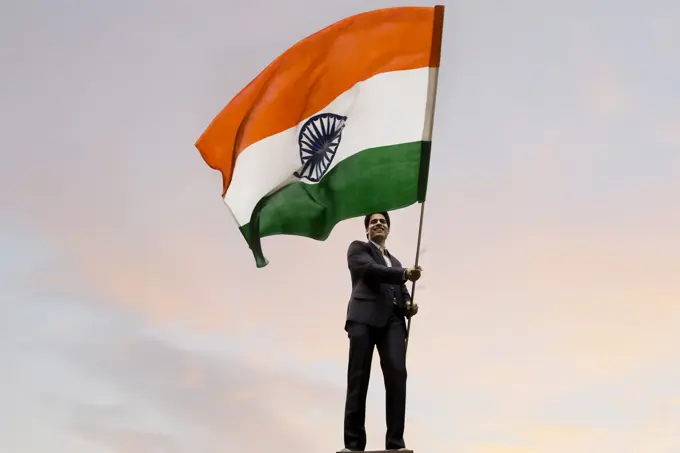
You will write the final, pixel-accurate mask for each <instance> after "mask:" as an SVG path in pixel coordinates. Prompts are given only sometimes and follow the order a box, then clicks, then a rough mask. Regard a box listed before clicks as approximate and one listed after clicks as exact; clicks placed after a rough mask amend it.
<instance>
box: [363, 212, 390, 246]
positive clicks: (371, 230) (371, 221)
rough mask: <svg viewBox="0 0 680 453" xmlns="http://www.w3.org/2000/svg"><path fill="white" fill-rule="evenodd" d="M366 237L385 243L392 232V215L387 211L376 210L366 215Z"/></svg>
mask: <svg viewBox="0 0 680 453" xmlns="http://www.w3.org/2000/svg"><path fill="white" fill-rule="evenodd" d="M364 227H366V237H367V238H368V239H370V240H371V241H373V242H376V243H378V244H381V245H382V244H384V243H385V239H387V235H388V234H390V216H389V214H388V213H387V212H376V213H373V214H369V215H367V216H366V217H364Z"/></svg>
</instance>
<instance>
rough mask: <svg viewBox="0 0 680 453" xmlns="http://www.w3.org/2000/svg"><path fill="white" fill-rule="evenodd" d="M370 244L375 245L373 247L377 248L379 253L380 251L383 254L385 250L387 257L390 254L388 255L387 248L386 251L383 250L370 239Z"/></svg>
mask: <svg viewBox="0 0 680 453" xmlns="http://www.w3.org/2000/svg"><path fill="white" fill-rule="evenodd" d="M368 242H370V243H371V244H373V245H374V246H375V248H377V249H378V251H380V252H381V253H383V250H384V253H385V254H386V255H387V254H388V253H387V247H385V248H384V249H382V248H380V245H379V244H378V243H376V242H373V241H372V240H370V239H369V240H368Z"/></svg>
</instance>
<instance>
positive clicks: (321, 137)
mask: <svg viewBox="0 0 680 453" xmlns="http://www.w3.org/2000/svg"><path fill="white" fill-rule="evenodd" d="M345 121H347V117H346V116H341V115H336V114H334V113H321V114H319V115H315V116H313V117H311V118H310V119H308V120H307V121H306V122H305V124H303V125H302V128H301V129H300V136H299V137H298V144H299V145H300V160H301V161H302V167H301V168H300V169H299V170H298V171H296V172H295V173H294V174H295V176H296V177H298V178H300V179H302V178H304V179H307V180H309V181H311V182H319V180H320V179H321V178H322V177H323V175H324V174H326V171H327V170H328V168H329V167H330V166H331V162H333V158H334V157H335V153H336V151H337V150H338V146H339V145H340V138H341V137H342V130H343V129H344V128H345Z"/></svg>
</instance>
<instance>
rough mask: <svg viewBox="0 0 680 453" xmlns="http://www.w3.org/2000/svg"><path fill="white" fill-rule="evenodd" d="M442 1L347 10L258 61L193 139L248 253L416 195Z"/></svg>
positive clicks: (425, 152) (424, 158)
mask: <svg viewBox="0 0 680 453" xmlns="http://www.w3.org/2000/svg"><path fill="white" fill-rule="evenodd" d="M443 13H444V7H443V6H435V7H397V8H388V9H381V10H375V11H369V12H366V13H363V14H358V15H356V16H351V17H348V18H346V19H343V20H341V21H339V22H336V23H334V24H332V25H330V26H329V27H326V28H324V29H322V30H320V31H318V32H317V33H315V34H313V35H311V36H309V37H307V38H305V39H303V40H302V41H300V42H298V43H297V44H295V45H294V46H293V47H291V48H290V49H288V50H287V51H286V52H284V53H283V54H282V55H280V56H279V57H278V58H276V59H275V60H274V61H273V62H272V63H271V64H270V65H269V66H267V67H266V68H265V69H264V70H263V71H262V72H261V73H260V74H259V75H258V76H257V77H256V78H255V79H254V80H253V81H252V82H251V83H250V84H248V85H247V86H246V87H245V88H244V89H243V90H241V92H239V93H238V94H237V95H236V96H235V97H234V98H233V99H232V100H231V101H230V102H229V104H227V106H226V107H225V108H224V109H223V110H222V111H221V112H220V113H219V114H218V115H217V116H216V117H215V119H214V120H213V121H212V123H211V124H210V125H209V126H208V128H207V129H206V130H205V132H204V133H203V134H202V135H201V137H200V138H199V139H198V141H197V142H196V147H197V148H198V150H199V152H200V153H201V155H202V157H203V159H204V160H205V162H206V163H207V164H208V165H209V166H210V167H211V168H213V169H216V170H218V171H220V172H221V174H222V181H223V188H222V197H223V199H224V202H225V204H226V205H227V207H228V208H229V209H230V211H231V212H232V214H233V216H234V218H235V220H236V222H237V223H238V225H239V228H240V231H241V233H242V234H243V236H244V238H245V239H246V241H247V242H248V245H249V247H250V249H251V250H252V252H253V255H254V257H255V261H256V264H257V266H258V267H263V266H265V265H267V263H268V261H267V259H266V258H265V257H264V254H263V252H262V246H261V238H263V237H266V236H272V235H280V234H285V235H298V236H304V237H308V238H313V239H317V240H325V239H326V238H327V237H328V236H329V235H330V232H331V230H332V229H333V227H334V226H335V225H337V224H338V223H339V222H340V221H342V220H345V219H349V218H352V217H357V216H361V215H364V214H366V213H368V212H373V211H382V210H394V209H399V208H402V207H406V206H409V205H411V204H414V203H416V202H423V201H424V200H425V195H426V189H427V177H428V171H429V158H430V149H431V139H432V137H431V135H432V122H433V116H434V104H435V96H436V84H437V73H438V69H439V61H440V53H441V38H442V26H443Z"/></svg>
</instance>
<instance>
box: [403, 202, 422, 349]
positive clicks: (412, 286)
mask: <svg viewBox="0 0 680 453" xmlns="http://www.w3.org/2000/svg"><path fill="white" fill-rule="evenodd" d="M424 216H425V201H423V202H422V203H420V222H419V225H418V242H417V244H416V263H415V266H417V265H418V259H419V258H420V241H421V239H422V237H423V217H424ZM415 294H416V282H413V283H412V284H411V301H410V302H409V305H412V304H413V301H414V300H415V299H414V298H415ZM412 318H413V317H412V316H409V318H408V323H407V324H406V345H405V346H404V348H405V349H404V354H406V351H408V339H409V337H410V335H409V334H410V333H411V319H412Z"/></svg>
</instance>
